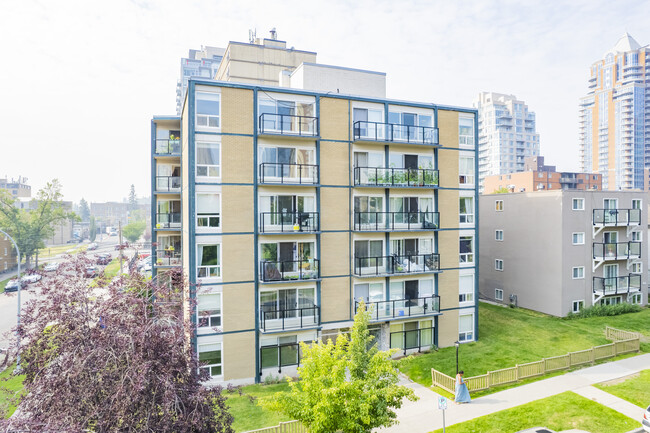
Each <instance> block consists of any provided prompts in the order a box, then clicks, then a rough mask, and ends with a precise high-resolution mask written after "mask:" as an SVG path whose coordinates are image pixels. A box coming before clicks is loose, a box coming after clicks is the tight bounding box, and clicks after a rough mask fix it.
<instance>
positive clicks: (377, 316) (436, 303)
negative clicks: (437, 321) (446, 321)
mask: <svg viewBox="0 0 650 433" xmlns="http://www.w3.org/2000/svg"><path fill="white" fill-rule="evenodd" d="M357 308H359V302H356V301H355V303H354V312H355V313H356V312H357ZM366 310H368V311H369V312H370V315H371V317H370V320H374V321H386V320H391V319H403V318H406V317H414V316H428V315H437V314H440V296H438V295H433V296H427V297H424V298H413V299H396V300H392V301H378V302H369V303H367V304H366Z"/></svg>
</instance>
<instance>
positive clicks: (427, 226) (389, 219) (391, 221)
mask: <svg viewBox="0 0 650 433" xmlns="http://www.w3.org/2000/svg"><path fill="white" fill-rule="evenodd" d="M439 221H440V213H439V212H355V213H354V230H355V231H374V232H376V231H379V232H381V231H393V230H436V229H438V228H439Z"/></svg>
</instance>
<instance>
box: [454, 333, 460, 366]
mask: <svg viewBox="0 0 650 433" xmlns="http://www.w3.org/2000/svg"><path fill="white" fill-rule="evenodd" d="M454 346H456V374H458V348H459V347H460V343H459V342H458V341H457V342H455V343H454Z"/></svg>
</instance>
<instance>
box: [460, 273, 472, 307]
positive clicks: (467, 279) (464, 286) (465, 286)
mask: <svg viewBox="0 0 650 433" xmlns="http://www.w3.org/2000/svg"><path fill="white" fill-rule="evenodd" d="M458 302H471V303H473V302H474V275H460V276H459V277H458Z"/></svg>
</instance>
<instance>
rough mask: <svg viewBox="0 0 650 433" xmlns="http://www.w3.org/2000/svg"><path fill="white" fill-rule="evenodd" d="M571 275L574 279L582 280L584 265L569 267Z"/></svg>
mask: <svg viewBox="0 0 650 433" xmlns="http://www.w3.org/2000/svg"><path fill="white" fill-rule="evenodd" d="M571 275H572V276H573V279H574V280H582V279H583V278H584V277H585V267H584V266H576V267H574V268H572V269H571Z"/></svg>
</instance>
